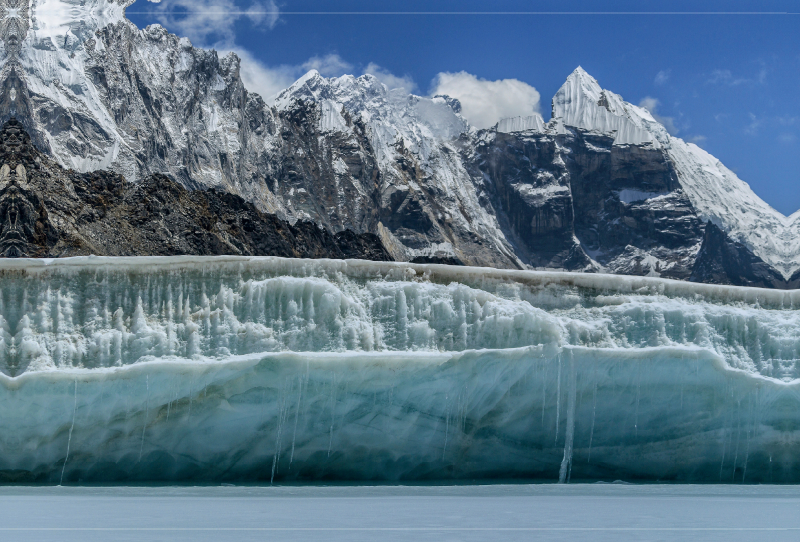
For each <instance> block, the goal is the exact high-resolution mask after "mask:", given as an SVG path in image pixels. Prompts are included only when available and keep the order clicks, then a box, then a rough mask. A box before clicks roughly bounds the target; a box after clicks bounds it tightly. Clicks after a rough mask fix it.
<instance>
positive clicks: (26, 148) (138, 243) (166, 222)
mask: <svg viewBox="0 0 800 542" xmlns="http://www.w3.org/2000/svg"><path fill="white" fill-rule="evenodd" d="M0 219H1V220H0V255H2V256H3V257H39V258H41V257H47V258H52V257H61V256H84V255H96V256H171V255H180V254H190V255H231V254H235V255H248V256H285V257H295V258H337V259H343V258H357V259H365V260H378V261H388V260H391V257H390V256H389V254H388V253H387V252H386V250H384V248H383V246H382V245H381V242H380V240H379V239H378V237H377V236H375V235H373V234H369V233H362V234H356V233H354V232H353V231H352V230H344V231H341V232H339V233H337V234H332V233H331V232H329V231H328V230H326V229H324V228H320V227H318V226H317V225H316V224H314V223H312V222H308V221H298V222H296V223H295V224H294V225H292V224H289V223H288V222H286V221H284V220H280V219H279V218H277V217H275V216H274V215H267V214H264V213H262V212H261V211H259V210H258V209H256V208H255V206H254V205H253V204H252V203H249V202H246V201H245V200H243V199H242V198H241V197H239V196H236V195H234V194H229V193H225V192H218V191H216V190H213V189H212V190H195V191H189V190H187V189H186V188H184V187H182V186H181V185H180V184H178V183H176V182H175V181H173V180H172V179H170V178H168V177H166V176H164V175H160V174H154V175H152V176H150V177H147V178H146V179H142V180H141V181H140V182H138V183H129V182H128V181H126V180H125V178H124V177H123V176H122V175H119V174H117V173H111V172H107V171H98V172H91V173H78V172H75V171H72V170H64V169H63V168H62V167H61V166H59V165H58V164H56V163H54V162H53V161H52V160H50V159H49V158H47V157H46V156H44V155H42V153H40V152H39V151H38V150H37V149H36V148H35V147H34V146H33V145H32V143H31V139H30V136H29V135H28V134H27V132H26V131H25V130H24V128H23V126H22V125H21V124H20V123H19V122H18V121H16V119H12V120H9V121H7V122H6V123H5V124H4V125H3V127H2V129H0Z"/></svg>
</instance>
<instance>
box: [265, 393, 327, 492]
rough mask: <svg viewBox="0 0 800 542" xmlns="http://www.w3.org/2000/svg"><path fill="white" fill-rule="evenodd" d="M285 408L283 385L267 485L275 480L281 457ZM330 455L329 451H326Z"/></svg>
mask: <svg viewBox="0 0 800 542" xmlns="http://www.w3.org/2000/svg"><path fill="white" fill-rule="evenodd" d="M285 409H286V387H285V385H284V386H283V387H282V388H281V399H280V402H279V403H278V427H277V429H278V431H277V434H276V435H275V453H274V454H273V455H272V473H271V474H270V477H269V485H272V482H273V480H275V473H276V472H277V468H278V461H280V458H281V433H282V432H283V422H284V410H285ZM328 455H330V451H329V452H328Z"/></svg>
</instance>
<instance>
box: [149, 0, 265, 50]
mask: <svg viewBox="0 0 800 542" xmlns="http://www.w3.org/2000/svg"><path fill="white" fill-rule="evenodd" d="M149 1H150V2H152V3H154V4H156V6H153V11H152V13H153V15H154V16H155V18H156V20H158V22H159V23H161V24H162V25H163V26H165V27H166V28H168V29H169V30H170V31H171V32H175V33H176V34H178V35H179V36H185V37H187V38H189V39H190V40H191V41H192V43H196V44H198V45H200V46H209V45H215V44H219V43H223V44H233V43H234V42H235V38H236V33H235V25H236V21H238V20H239V19H242V18H245V19H247V20H249V21H250V22H251V23H252V24H253V25H255V26H258V27H263V28H268V29H271V28H274V27H275V25H276V24H277V22H278V19H279V18H280V8H279V7H278V5H277V4H276V3H275V1H274V0H269V1H255V2H253V3H251V4H250V5H249V6H248V7H246V8H242V7H240V6H239V5H238V4H237V3H236V2H235V1H234V0H149Z"/></svg>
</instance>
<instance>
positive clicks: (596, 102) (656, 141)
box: [552, 66, 669, 147]
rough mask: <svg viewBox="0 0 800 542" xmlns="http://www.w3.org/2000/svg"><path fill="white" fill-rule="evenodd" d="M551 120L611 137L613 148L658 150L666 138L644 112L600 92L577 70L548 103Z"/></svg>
mask: <svg viewBox="0 0 800 542" xmlns="http://www.w3.org/2000/svg"><path fill="white" fill-rule="evenodd" d="M552 115H553V118H554V119H556V118H560V119H562V120H563V121H564V124H565V125H567V126H574V127H576V128H581V129H583V130H587V131H592V132H599V133H605V134H610V133H614V143H615V144H617V145H645V144H651V145H653V146H655V147H659V146H660V145H661V144H662V143H664V142H665V141H666V140H667V139H668V136H669V134H667V132H666V129H664V127H663V126H661V125H660V124H659V123H658V122H656V120H655V119H654V118H653V116H652V115H651V114H650V113H649V112H648V111H647V110H646V109H644V108H641V107H636V106H635V105H632V104H629V103H627V102H626V101H625V100H623V99H622V97H621V96H620V95H618V94H615V93H613V92H610V91H608V90H604V89H603V88H602V87H601V86H600V84H599V83H598V82H597V80H596V79H595V78H594V77H592V76H591V75H589V74H588V73H586V70H584V69H583V68H581V67H580V66H579V67H578V68H576V69H575V71H573V72H572V73H571V74H570V75H569V77H567V80H566V81H565V82H564V84H563V85H562V86H561V88H560V89H559V90H558V92H556V95H555V96H554V97H553V102H552Z"/></svg>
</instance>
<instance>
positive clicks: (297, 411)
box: [289, 375, 303, 468]
mask: <svg viewBox="0 0 800 542" xmlns="http://www.w3.org/2000/svg"><path fill="white" fill-rule="evenodd" d="M298 378H299V383H298V386H297V388H298V394H297V407H296V408H295V409H294V433H293V434H292V453H291V454H290V455H289V468H291V466H292V461H293V460H294V443H295V440H296V439H297V420H298V419H299V418H300V405H301V404H302V400H303V376H302V375H300V376H299V377H298Z"/></svg>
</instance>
